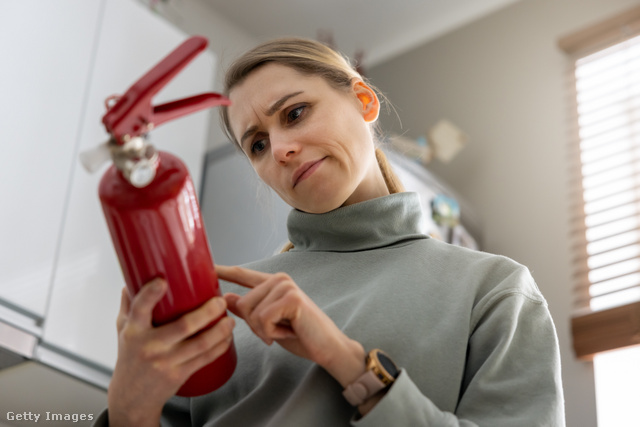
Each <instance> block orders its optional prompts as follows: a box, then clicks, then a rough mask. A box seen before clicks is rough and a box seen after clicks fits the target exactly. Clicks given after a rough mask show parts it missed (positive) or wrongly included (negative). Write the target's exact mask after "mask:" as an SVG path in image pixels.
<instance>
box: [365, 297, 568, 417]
mask: <svg viewBox="0 0 640 427" xmlns="http://www.w3.org/2000/svg"><path fill="white" fill-rule="evenodd" d="M479 311H480V313H478V315H477V318H476V319H472V321H473V322H474V323H475V326H474V327H473V328H472V333H471V336H470V337H469V346H468V352H467V360H466V365H465V374H464V378H463V381H462V384H461V389H460V395H459V400H458V405H457V408H456V410H455V413H451V412H445V411H442V410H440V409H439V408H438V407H436V405H435V404H434V403H433V402H432V401H431V400H430V399H429V396H425V395H424V394H422V392H421V391H420V389H419V388H418V387H417V386H416V384H415V383H414V382H413V381H412V380H411V378H410V375H411V373H410V372H408V371H406V370H404V369H403V370H402V371H401V374H400V376H399V377H398V379H397V380H396V381H395V383H394V384H393V386H392V387H391V388H390V389H389V390H388V391H387V393H386V395H385V396H384V397H383V398H382V400H380V402H378V404H377V405H376V406H375V407H374V408H373V409H372V410H371V411H370V412H369V413H368V414H366V415H365V416H364V417H362V418H361V419H360V420H357V421H356V420H355V419H353V420H352V425H353V426H358V427H383V426H389V425H394V426H418V425H420V426H465V427H470V426H492V427H499V426H515V425H517V426H523V427H526V426H564V425H565V420H564V401H563V393H562V385H561V384H562V383H561V378H560V355H559V350H558V342H557V337H556V332H555V327H554V325H553V321H552V319H551V315H550V313H549V311H548V308H547V305H546V302H545V301H544V300H543V299H542V298H541V297H540V298H534V297H531V296H530V295H527V294H526V293H524V292H521V291H520V290H503V291H502V292H500V293H498V294H496V295H494V296H493V297H492V298H491V300H490V301H488V302H486V303H485V304H483V307H482V308H481V309H480V310H479Z"/></svg>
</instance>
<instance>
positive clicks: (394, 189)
mask: <svg viewBox="0 0 640 427" xmlns="http://www.w3.org/2000/svg"><path fill="white" fill-rule="evenodd" d="M376 160H377V161H378V166H379V167H380V171H381V172H382V177H383V178H384V183H385V184H387V189H388V190H389V193H390V194H395V193H402V192H404V186H403V185H402V182H400V179H399V178H398V176H397V175H396V173H395V172H394V171H393V169H392V168H391V164H390V163H389V160H388V159H387V156H386V155H385V154H384V152H383V151H382V150H381V149H380V148H377V147H376ZM291 249H293V243H291V242H287V243H286V244H285V245H284V247H283V248H282V250H281V251H280V253H285V252H289V251H290V250H291Z"/></svg>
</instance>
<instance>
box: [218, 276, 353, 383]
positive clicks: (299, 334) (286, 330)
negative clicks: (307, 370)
mask: <svg viewBox="0 0 640 427" xmlns="http://www.w3.org/2000/svg"><path fill="white" fill-rule="evenodd" d="M216 271H217V273H218V277H219V278H220V279H222V280H226V281H229V282H233V283H236V284H238V285H240V286H244V287H247V288H250V289H251V290H250V291H249V292H247V294H245V295H244V296H239V295H237V294H234V293H227V294H225V295H224V298H225V299H226V301H227V305H228V308H229V310H230V311H231V312H232V313H234V314H235V315H237V316H238V317H240V318H242V319H244V321H245V322H247V324H248V325H249V327H250V328H251V330H252V331H253V332H254V333H255V334H256V335H257V336H258V337H259V338H261V339H262V340H263V341H264V342H265V343H266V344H267V345H271V344H272V343H273V342H274V341H275V342H277V343H278V344H279V345H281V346H282V347H283V348H285V349H286V350H288V351H290V352H291V353H293V354H295V355H297V356H300V357H304V358H306V359H309V360H311V361H313V362H315V363H317V364H318V365H320V366H322V367H323V368H324V369H325V370H327V372H329V374H331V375H332V376H333V377H334V378H335V379H336V380H338V382H340V383H341V384H342V386H343V387H346V386H347V385H348V384H351V383H352V382H353V381H355V380H356V379H357V378H358V377H359V376H360V375H362V374H363V373H364V371H365V364H364V359H365V353H364V348H363V347H362V345H361V344H360V343H358V342H356V341H354V340H352V339H350V338H349V337H347V336H346V335H345V334H344V333H342V331H341V330H340V329H338V327H337V326H336V325H335V323H334V322H333V321H332V320H331V319H330V318H329V316H327V315H326V314H325V313H324V312H323V311H322V310H321V309H320V308H319V307H318V306H317V305H316V304H315V303H314V302H313V301H312V300H311V299H310V298H309V297H308V296H307V295H306V294H305V293H304V292H303V291H302V290H301V289H300V288H299V287H298V285H296V283H295V282H294V281H293V280H292V279H291V277H289V276H288V275H287V274H285V273H276V274H269V273H262V272H258V271H254V270H249V269H246V268H242V267H227V266H221V265H218V266H216Z"/></svg>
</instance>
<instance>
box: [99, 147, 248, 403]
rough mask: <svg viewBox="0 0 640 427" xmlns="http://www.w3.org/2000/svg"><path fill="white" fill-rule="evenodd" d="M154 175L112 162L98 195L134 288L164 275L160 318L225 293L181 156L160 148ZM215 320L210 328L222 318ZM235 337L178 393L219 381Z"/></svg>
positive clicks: (197, 391) (229, 370) (231, 359)
mask: <svg viewBox="0 0 640 427" xmlns="http://www.w3.org/2000/svg"><path fill="white" fill-rule="evenodd" d="M155 166H156V169H155V177H154V178H153V180H152V181H151V182H150V183H149V184H148V185H146V186H144V187H142V188H138V187H136V186H134V185H132V184H131V183H130V182H129V180H130V179H131V176H129V179H127V177H125V175H124V174H123V172H122V171H121V170H120V169H118V168H117V167H116V166H115V165H112V166H111V167H109V169H108V170H107V172H106V173H105V174H104V176H103V177H102V180H101V181H100V186H99V196H100V201H101V204H102V209H103V211H104V215H105V218H106V220H107V224H108V227H109V231H110V234H111V238H112V240H113V244H114V247H115V250H116V253H117V256H118V259H119V261H120V266H121V268H122V273H123V275H124V279H125V282H126V285H127V288H128V290H129V292H130V294H131V295H135V294H137V293H138V292H139V291H140V289H141V288H142V286H144V285H145V284H146V283H149V282H150V281H151V280H153V279H155V278H157V277H162V278H164V279H165V280H166V281H167V283H168V285H169V286H168V290H167V292H166V294H165V295H164V296H163V298H162V300H161V301H160V302H159V303H158V304H157V305H156V307H155V308H154V311H153V322H154V324H156V325H162V324H165V323H167V322H171V321H173V320H175V319H177V318H179V317H180V316H182V315H184V314H185V313H187V312H189V311H191V310H193V309H195V308H197V307H199V306H201V305H202V304H203V303H204V302H206V301H207V300H209V299H211V298H213V297H215V296H221V292H220V288H219V284H218V277H217V274H216V272H215V268H214V264H213V258H212V256H211V252H210V249H209V243H208V240H207V236H206V232H205V228H204V223H203V220H202V216H201V214H200V209H199V206H198V201H197V197H196V192H195V189H194V186H193V181H192V180H191V177H190V175H189V172H188V170H187V168H186V166H185V165H184V163H183V162H182V161H181V160H180V159H179V158H177V157H176V156H173V155H172V154H170V153H167V152H162V151H160V152H158V156H157V158H156V160H155ZM224 316H226V314H224V315H223V316H221V317H220V318H218V319H214V320H213V321H212V322H211V324H210V325H209V326H208V327H211V326H212V325H214V324H215V323H217V322H218V321H219V320H220V319H221V318H222V317H224ZM236 360H237V359H236V352H235V347H234V345H233V343H232V344H231V346H230V347H229V349H228V350H227V352H226V353H225V354H223V355H222V356H221V357H219V358H218V359H217V360H215V361H214V362H212V363H210V364H209V365H207V366H205V367H203V368H201V369H200V370H199V371H197V372H196V373H194V374H193V375H192V376H191V378H189V380H187V382H186V383H185V384H184V385H183V386H182V387H181V388H180V390H179V391H178V393H177V394H178V395H180V396H199V395H202V394H206V393H209V392H211V391H213V390H216V389H217V388H219V387H220V386H222V385H223V384H224V383H225V382H226V381H227V380H228V379H229V378H230V377H231V375H232V374H233V371H234V369H235V366H236Z"/></svg>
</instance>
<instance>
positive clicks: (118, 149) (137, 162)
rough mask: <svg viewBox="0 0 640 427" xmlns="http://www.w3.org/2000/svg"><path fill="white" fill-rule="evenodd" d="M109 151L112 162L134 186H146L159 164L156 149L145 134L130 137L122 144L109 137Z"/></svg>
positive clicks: (154, 174)
mask: <svg viewBox="0 0 640 427" xmlns="http://www.w3.org/2000/svg"><path fill="white" fill-rule="evenodd" d="M109 151H110V152H111V159H112V160H113V164H114V165H115V166H116V168H118V170H119V171H120V172H122V175H123V176H124V177H125V178H126V180H127V181H129V183H131V185H133V186H134V187H137V188H143V187H146V186H147V185H149V184H150V183H151V182H152V181H153V179H154V178H155V176H156V170H157V169H158V164H159V156H158V151H156V149H155V147H154V146H153V145H151V143H149V141H148V140H147V138H146V136H145V135H142V136H136V137H133V138H130V139H129V140H128V141H127V142H125V143H124V144H118V143H117V142H116V141H115V139H111V140H110V141H109Z"/></svg>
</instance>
